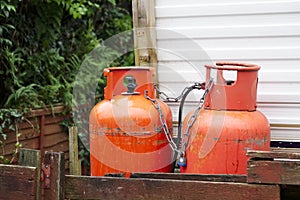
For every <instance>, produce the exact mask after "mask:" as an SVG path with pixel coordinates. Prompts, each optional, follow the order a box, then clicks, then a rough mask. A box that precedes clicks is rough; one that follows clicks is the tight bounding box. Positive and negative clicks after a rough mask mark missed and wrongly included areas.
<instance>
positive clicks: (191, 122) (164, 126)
mask: <svg viewBox="0 0 300 200" xmlns="http://www.w3.org/2000/svg"><path fill="white" fill-rule="evenodd" d="M204 85H205V84H204V83H195V84H194V85H193V86H190V87H186V88H185V89H184V90H183V91H182V93H181V94H180V95H179V96H178V97H176V98H171V97H168V96H167V95H166V93H164V92H161V91H160V90H159V89H158V88H157V85H155V84H154V87H155V89H156V90H157V91H158V93H159V94H160V95H162V96H164V98H163V97H162V96H161V97H162V99H163V100H165V101H171V100H173V101H175V102H177V101H179V100H180V99H181V98H182V97H183V95H184V93H185V92H186V91H187V90H188V89H190V88H191V87H192V88H195V89H203V88H204ZM212 87H213V81H212V80H210V81H209V83H208V84H207V86H206V88H205V91H204V94H203V96H202V98H201V99H200V102H199V105H198V106H197V108H196V109H195V111H194V112H193V114H192V115H191V116H190V118H189V119H188V125H187V129H186V131H185V133H184V137H183V138H182V143H183V142H184V141H185V142H184V143H183V146H182V148H181V150H179V148H178V147H177V145H176V144H175V142H174V141H173V138H172V135H171V134H170V131H169V128H168V125H167V122H166V117H165V115H164V113H163V111H162V109H161V106H160V103H159V102H158V101H157V100H156V99H152V98H151V97H149V96H148V91H147V90H145V92H144V97H145V98H146V99H148V100H150V101H151V103H152V105H153V106H154V108H155V109H156V110H157V111H158V113H159V120H160V122H161V124H162V129H163V130H164V133H165V135H166V138H167V140H168V142H169V144H170V146H171V148H172V150H173V151H176V152H177V153H179V154H180V157H184V155H185V151H186V148H187V146H188V143H189V131H190V129H191V127H192V126H193V125H194V123H195V121H196V119H197V116H198V113H199V111H200V109H201V108H202V107H203V104H204V101H205V99H206V96H207V94H208V92H209V91H210V90H211V88H212Z"/></svg>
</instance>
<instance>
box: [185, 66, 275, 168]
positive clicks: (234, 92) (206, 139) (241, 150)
mask: <svg viewBox="0 0 300 200" xmlns="http://www.w3.org/2000/svg"><path fill="white" fill-rule="evenodd" d="M205 67H206V73H207V74H206V85H207V91H206V92H207V96H206V98H205V100H204V99H203V100H204V103H203V104H202V106H200V107H198V112H197V111H195V110H194V111H191V112H190V113H189V114H188V115H187V116H186V117H185V120H184V122H183V131H182V133H183V136H182V137H183V141H182V142H183V144H182V145H183V146H185V147H186V148H185V149H183V155H184V156H185V157H183V158H182V159H184V160H185V159H186V160H185V161H186V162H185V163H186V166H185V164H184V165H181V166H183V167H181V172H182V173H201V174H246V169H247V160H248V158H247V156H246V151H247V150H248V149H251V150H270V126H269V123H268V120H267V119H266V117H265V116H264V115H263V114H262V113H261V112H260V111H257V110H256V94H257V83H258V70H259V69H260V67H259V66H257V65H251V64H243V63H234V62H229V63H226V62H219V63H217V64H216V66H210V65H206V66H205ZM225 71H226V72H234V73H235V75H236V76H235V77H234V79H235V80H226V78H224V77H225V76H224V74H225ZM234 73H233V74H234ZM208 85H209V86H208ZM193 119H195V120H193Z"/></svg>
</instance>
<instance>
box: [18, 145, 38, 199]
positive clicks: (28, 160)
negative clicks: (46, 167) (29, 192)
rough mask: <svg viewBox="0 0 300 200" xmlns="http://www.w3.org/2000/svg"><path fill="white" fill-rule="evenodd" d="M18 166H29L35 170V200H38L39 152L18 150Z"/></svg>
mask: <svg viewBox="0 0 300 200" xmlns="http://www.w3.org/2000/svg"><path fill="white" fill-rule="evenodd" d="M19 164H20V165H21V166H30V167H35V168H36V169H37V174H36V180H37V181H36V199H37V200H38V199H40V173H39V172H40V171H41V152H40V151H39V150H33V149H23V148H22V149H20V156H19Z"/></svg>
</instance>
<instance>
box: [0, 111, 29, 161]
mask: <svg viewBox="0 0 300 200" xmlns="http://www.w3.org/2000/svg"><path fill="white" fill-rule="evenodd" d="M23 120H24V117H23V113H21V112H20V111H19V110H16V109H1V110H0V148H1V151H0V163H6V164H8V163H11V162H13V160H14V159H15V157H16V154H17V152H18V149H19V148H20V147H21V146H22V145H21V144H20V143H19V141H18V138H19V137H20V136H21V134H20V133H19V131H18V126H17V124H18V123H19V122H21V121H23ZM7 131H12V132H14V133H15V137H16V143H15V149H14V150H13V152H12V158H11V159H8V158H6V157H5V156H4V152H5V141H6V139H7V134H6V132H7Z"/></svg>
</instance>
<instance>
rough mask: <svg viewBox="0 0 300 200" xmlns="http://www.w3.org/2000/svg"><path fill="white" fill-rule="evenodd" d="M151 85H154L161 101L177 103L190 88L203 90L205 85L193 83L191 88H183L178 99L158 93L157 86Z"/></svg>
mask: <svg viewBox="0 0 300 200" xmlns="http://www.w3.org/2000/svg"><path fill="white" fill-rule="evenodd" d="M153 85H154V88H155V90H156V91H157V92H158V94H159V96H160V98H161V99H162V100H163V101H168V102H177V101H179V100H180V99H182V97H183V95H184V93H186V91H187V90H189V88H191V87H192V88H195V89H204V88H203V87H204V85H205V83H198V82H196V83H194V85H192V86H189V87H185V88H184V89H183V90H182V92H181V94H180V95H179V96H178V97H169V96H168V95H167V94H166V93H165V92H162V91H160V89H159V88H158V86H157V84H155V83H154V84H153Z"/></svg>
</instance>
